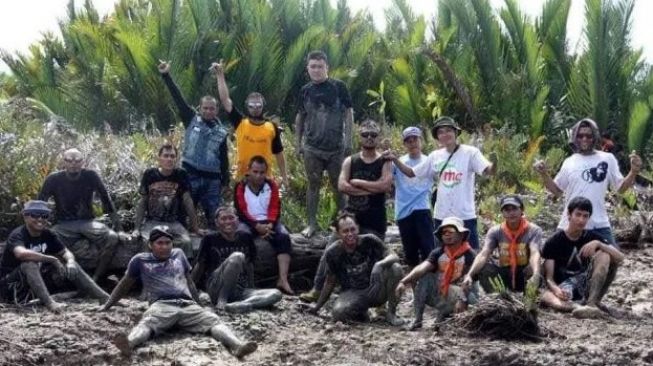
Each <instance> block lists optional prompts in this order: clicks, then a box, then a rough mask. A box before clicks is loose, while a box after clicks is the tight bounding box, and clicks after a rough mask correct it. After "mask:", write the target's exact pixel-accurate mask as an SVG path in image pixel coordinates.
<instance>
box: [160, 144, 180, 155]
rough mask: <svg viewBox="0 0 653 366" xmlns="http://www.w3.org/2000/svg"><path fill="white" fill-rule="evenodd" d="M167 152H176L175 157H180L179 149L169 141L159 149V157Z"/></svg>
mask: <svg viewBox="0 0 653 366" xmlns="http://www.w3.org/2000/svg"><path fill="white" fill-rule="evenodd" d="M165 150H173V151H174V152H175V155H179V150H177V147H176V146H175V145H173V144H172V143H171V142H169V141H166V142H164V143H163V145H161V147H159V155H158V156H161V154H163V152H164V151H165Z"/></svg>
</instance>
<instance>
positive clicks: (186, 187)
mask: <svg viewBox="0 0 653 366" xmlns="http://www.w3.org/2000/svg"><path fill="white" fill-rule="evenodd" d="M178 172H179V181H178V182H177V183H178V184H179V195H182V194H184V193H186V192H190V177H188V172H187V171H186V170H185V169H183V168H180V169H179V170H178Z"/></svg>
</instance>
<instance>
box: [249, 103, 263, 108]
mask: <svg viewBox="0 0 653 366" xmlns="http://www.w3.org/2000/svg"><path fill="white" fill-rule="evenodd" d="M247 107H248V108H261V107H263V103H247Z"/></svg>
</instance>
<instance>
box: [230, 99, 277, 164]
mask: <svg viewBox="0 0 653 366" xmlns="http://www.w3.org/2000/svg"><path fill="white" fill-rule="evenodd" d="M244 118H245V115H243V114H242V113H241V112H240V111H239V110H238V108H236V107H232V108H231V113H229V121H231V124H232V125H233V126H234V129H235V130H237V129H238V126H239V125H240V122H241V121H242V120H243V119H244ZM251 120H252V119H251V117H250V121H251ZM263 123H272V125H274V132H275V135H274V139H273V140H272V146H270V149H271V150H272V153H273V154H278V153H280V152H282V151H283V143H282V142H281V129H280V128H279V126H277V125H276V123H274V122H272V121H267V120H266V121H263Z"/></svg>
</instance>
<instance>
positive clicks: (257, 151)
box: [211, 60, 290, 187]
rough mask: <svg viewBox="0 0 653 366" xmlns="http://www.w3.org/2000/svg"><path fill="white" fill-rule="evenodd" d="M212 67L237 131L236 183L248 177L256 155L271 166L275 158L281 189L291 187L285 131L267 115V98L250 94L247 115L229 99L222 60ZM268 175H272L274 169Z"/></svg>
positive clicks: (254, 93)
mask: <svg viewBox="0 0 653 366" xmlns="http://www.w3.org/2000/svg"><path fill="white" fill-rule="evenodd" d="M211 68H212V69H213V70H215V73H216V78H217V80H218V94H219V95H220V102H221V103H222V107H223V108H224V110H225V112H227V113H229V119H230V120H231V124H232V126H233V127H234V129H235V130H236V156H237V158H236V180H240V179H242V178H243V177H244V176H245V174H246V173H247V171H248V169H249V161H250V160H251V159H252V158H253V157H254V156H256V155H260V156H262V157H264V158H265V161H267V162H268V163H270V162H272V157H273V156H274V158H275V159H276V161H277V166H278V167H279V173H280V174H281V184H280V186H281V187H287V186H288V184H289V183H290V182H289V181H288V172H287V171H286V158H285V156H284V154H283V143H282V142H281V129H280V128H279V126H278V125H277V124H276V123H274V122H272V121H270V120H268V119H266V118H265V116H264V115H263V109H264V108H265V98H264V97H263V95H262V94H261V93H257V92H253V93H250V94H249V95H248V96H247V99H246V100H245V111H246V114H245V115H243V114H242V113H241V112H240V111H239V110H238V108H236V107H235V106H234V103H233V101H232V100H231V98H230V97H229V86H228V85H227V81H226V80H225V76H224V65H223V62H222V60H220V62H219V63H213V65H212V66H211ZM268 174H269V175H270V176H272V169H270V170H269V171H268Z"/></svg>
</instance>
